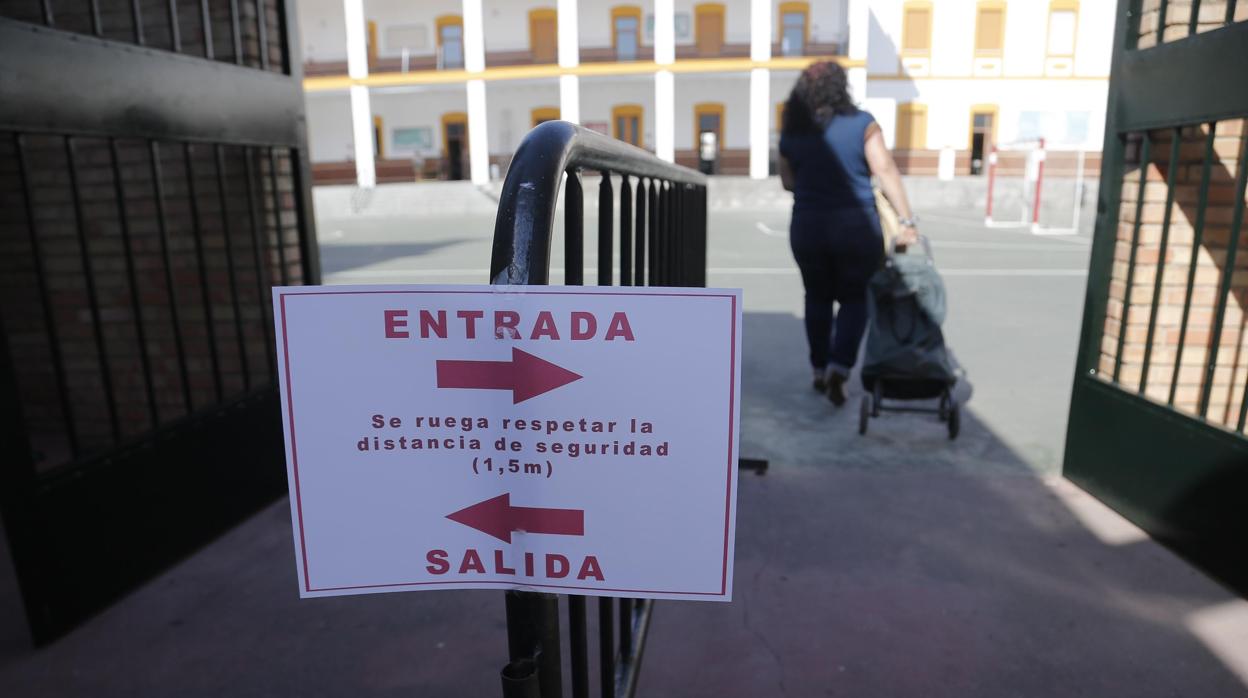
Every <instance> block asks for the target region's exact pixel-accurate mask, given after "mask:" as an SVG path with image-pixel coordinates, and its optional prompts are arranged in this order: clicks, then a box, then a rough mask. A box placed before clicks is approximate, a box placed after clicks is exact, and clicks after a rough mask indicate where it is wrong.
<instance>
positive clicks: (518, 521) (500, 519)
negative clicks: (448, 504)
mask: <svg viewBox="0 0 1248 698" xmlns="http://www.w3.org/2000/svg"><path fill="white" fill-rule="evenodd" d="M446 518H448V519H450V520H451V521H454V522H456V523H461V524H463V525H465V526H468V527H469V528H475V529H477V530H478V531H481V532H482V533H487V534H489V535H491V536H494V537H495V538H497V539H499V540H501V541H503V542H504V543H510V542H511V533H512V531H523V532H525V533H546V534H551V535H560V536H583V535H585V511H584V510H583V509H541V508H534V507H513V506H511V493H510V492H504V493H503V494H500V495H498V496H497V497H494V498H492V499H487V500H485V501H483V502H477V503H476V504H473V505H472V506H470V507H465V508H463V509H460V510H459V511H457V512H455V513H453V514H447V515H446Z"/></svg>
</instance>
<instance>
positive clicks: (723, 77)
mask: <svg viewBox="0 0 1248 698" xmlns="http://www.w3.org/2000/svg"><path fill="white" fill-rule="evenodd" d="M702 102H720V103H722V104H723V105H724V123H723V127H724V142H723V145H722V147H723V148H733V149H736V148H748V147H750V123H749V121H750V75H749V73H713V74H707V75H689V74H681V73H678V74H677V75H676V109H675V117H676V139H675V143H676V149H677V150H692V149H693V147H694V140H693V136H694V133H693V131H694V121H693V107H694V105H696V104H700V103H702Z"/></svg>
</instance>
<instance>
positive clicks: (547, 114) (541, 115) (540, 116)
mask: <svg viewBox="0 0 1248 698" xmlns="http://www.w3.org/2000/svg"><path fill="white" fill-rule="evenodd" d="M530 115H531V116H532V117H533V125H534V126H537V125H538V124H540V123H542V122H543V121H557V120H558V119H559V107H535V108H534V109H533V111H532V112H531V113H530Z"/></svg>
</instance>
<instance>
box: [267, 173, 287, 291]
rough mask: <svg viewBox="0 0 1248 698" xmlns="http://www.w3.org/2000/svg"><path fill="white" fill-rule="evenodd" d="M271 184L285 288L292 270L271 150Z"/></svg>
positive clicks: (280, 271) (282, 278) (278, 251)
mask: <svg viewBox="0 0 1248 698" xmlns="http://www.w3.org/2000/svg"><path fill="white" fill-rule="evenodd" d="M269 184H270V186H271V187H272V188H273V231H274V233H275V234H276V236H277V241H276V245H277V262H278V264H280V265H281V269H280V270H279V273H278V278H279V279H281V280H282V285H283V286H289V285H290V269H288V268H287V264H286V236H285V234H284V232H285V231H283V230H282V191H281V189H280V188H279V187H278V181H277V156H275V155H274V154H273V149H272V148H269Z"/></svg>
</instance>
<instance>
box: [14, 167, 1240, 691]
mask: <svg viewBox="0 0 1248 698" xmlns="http://www.w3.org/2000/svg"><path fill="white" fill-rule="evenodd" d="M587 191H592V190H591V189H589V188H588V187H587ZM921 213H922V214H923V215H924V221H925V222H924V225H923V228H924V232H925V233H926V234H928V235H929V236H930V237H931V239H932V241H933V245H934V250H935V256H936V261H937V264H938V266H939V268H940V269H941V271H942V273H943V275H944V278H945V283H946V285H947V287H948V291H949V308H950V311H949V320H948V322H947V323H946V328H945V330H946V337H947V341H948V343H949V345H950V346H951V347H952V348H953V350H954V352H955V354H956V356H957V357H958V360H959V361H960V362H961V364H962V365H963V366H964V367H965V368H966V370H967V372H968V375H969V378H970V382H971V384H972V386H973V394H972V395H971V397H970V400H969V402H968V403H967V404H966V407H965V409H966V412H965V418H964V424H963V433H962V435H961V436H960V437H959V438H958V439H957V440H956V441H949V440H948V438H947V436H946V434H945V431H944V429H943V425H941V424H940V423H939V422H937V421H936V419H935V418H934V417H927V416H917V415H885V416H884V417H882V418H880V419H878V420H873V421H872V424H871V430H870V432H869V433H868V434H867V435H866V436H859V435H858V434H857V432H856V424H857V415H856V410H853V409H847V408H843V409H839V410H838V409H836V408H834V407H832V406H831V405H830V404H829V403H828V402H827V400H826V399H824V398H822V397H820V396H818V395H816V394H814V393H813V392H812V391H811V390H810V388H809V385H808V380H809V376H808V369H807V367H806V363H805V346H804V338H803V335H802V325H801V319H800V317H801V304H802V297H801V282H800V279H799V277H798V276H797V273H796V268H795V267H794V264H793V261H792V258H791V255H790V253H789V250H788V243H787V237H786V229H787V213H786V212H785V211H784V210H783V209H781V208H778V207H775V206H764V207H759V208H757V209H750V208H728V207H723V208H718V207H715V208H713V210H712V211H711V214H710V249H711V253H710V259H709V267H710V272H709V282H710V284H711V285H714V286H729V287H741V288H743V289H744V290H745V328H744V343H745V348H744V365H743V372H742V374H743V382H744V393H743V400H742V421H743V425H742V439H741V453H742V455H743V456H747V457H755V458H766V459H768V460H769V461H770V464H771V467H770V470H769V471H768V472H767V474H766V475H763V476H756V475H754V474H750V473H744V472H743V474H742V476H741V486H740V489H739V505H738V512H739V513H738V527H737V530H738V542H737V548H736V555H737V558H736V570H735V579H736V590H735V599H734V601H733V603H731V604H715V603H694V602H660V603H659V604H658V605H657V606H656V609H655V615H654V621H653V625H652V629H651V636H650V641H649V644H648V647H647V651H646V656H645V661H644V668H643V672H642V679H641V682H640V691H639V695H643V696H680V697H690V698H692V697H698V696H708V697H709V696H751V697H752V696H779V695H792V696H823V695H828V696H908V695H921V696H1067V695H1089V696H1107V695H1130V696H1201V697H1206V696H1238V695H1248V603H1245V602H1244V601H1243V600H1241V599H1238V598H1237V597H1235V596H1234V595H1232V594H1231V593H1229V592H1228V591H1226V590H1225V589H1223V588H1222V587H1220V586H1219V585H1217V584H1216V583H1214V582H1212V581H1210V580H1209V579H1208V578H1206V577H1205V576H1203V575H1202V574H1201V573H1200V572H1199V571H1197V570H1194V569H1193V568H1191V567H1190V566H1188V565H1187V564H1186V563H1184V562H1183V561H1182V560H1181V559H1179V558H1177V557H1175V556H1174V555H1173V554H1171V553H1170V552H1169V551H1167V550H1166V549H1164V548H1162V547H1161V546H1159V545H1157V544H1155V543H1153V542H1152V541H1150V540H1149V539H1147V537H1145V536H1143V535H1142V534H1141V532H1140V531H1139V530H1138V529H1136V528H1135V527H1134V526H1132V525H1130V524H1129V523H1127V522H1126V521H1124V520H1123V519H1121V518H1120V517H1118V516H1117V515H1115V514H1114V513H1113V512H1111V511H1109V510H1108V509H1106V508H1105V507H1103V506H1102V505H1100V504H1099V503H1098V502H1096V501H1095V500H1093V499H1092V498H1091V497H1089V496H1087V495H1086V494H1083V493H1082V492H1081V491H1079V490H1077V489H1076V488H1074V487H1073V486H1071V485H1069V484H1068V483H1065V482H1064V481H1063V480H1061V479H1060V477H1059V472H1060V467H1061V459H1062V447H1063V441H1064V434H1065V428H1066V412H1067V403H1068V400H1069V393H1070V384H1071V379H1072V373H1073V370H1074V356H1075V350H1076V345H1077V341H1078V327H1079V318H1080V313H1081V310H1082V304H1083V293H1084V285H1085V281H1086V274H1085V271H1086V264H1087V259H1088V254H1089V238H1088V236H1087V234H1086V232H1085V233H1084V234H1080V235H1071V236H1062V237H1044V236H1035V235H1031V234H1027V233H1024V232H1020V231H1011V230H988V229H985V228H984V227H983V226H982V225H981V224H980V221H979V220H978V214H977V213H976V212H973V211H968V210H965V209H947V210H939V209H937V210H930V211H929V210H922V211H921ZM318 215H319V216H320V220H319V222H318V230H319V234H320V238H321V242H322V251H321V253H322V262H323V266H324V269H325V280H326V282H327V283H335V284H344V283H390V282H413V283H482V282H484V281H486V279H487V272H486V268H487V266H488V259H489V249H490V239H491V234H492V230H493V219H492V217H491V216H490V215H488V214H487V213H449V212H448V213H443V214H428V215H420V216H415V215H410V214H408V213H406V212H404V211H403V210H402V208H401V207H399V208H396V209H395V210H391V211H387V212H384V213H383V212H378V211H375V210H373V211H369V210H368V209H367V208H366V207H365V211H364V212H363V213H362V214H359V215H353V214H348V213H344V212H341V211H332V212H329V211H325V210H320V211H318ZM586 216H587V220H595V218H594V212H593V210H592V209H590V210H587V212H586ZM592 237H593V236H592V235H590V236H587V244H588V246H589V250H588V251H587V254H588V256H589V259H588V260H587V265H586V266H587V267H588V268H591V269H592V268H594V267H595V266H596V265H595V262H594V259H593V255H594V254H595V250H594V247H593V244H592V243H593V241H592ZM561 255H562V248H561V247H557V248H556V250H555V253H554V258H555V259H554V261H553V263H552V268H554V269H562V257H561ZM589 276H590V277H591V278H592V274H591V275H589ZM560 280H561V279H560V278H559V277H558V276H556V278H555V279H554V281H555V282H559V281H560ZM854 388H855V392H854V394H853V395H851V403H850V404H851V405H853V404H856V403H855V398H856V397H857V396H858V395H861V388H860V387H858V386H857V384H856V383H855V384H854ZM292 556H293V551H292V546H291V541H290V519H289V513H288V505H287V503H286V502H285V501H284V500H283V501H280V502H277V503H275V504H273V505H272V506H270V507H268V508H267V509H265V510H264V511H262V512H260V513H259V514H257V515H256V516H255V517H253V518H252V519H250V520H249V521H247V522H245V523H244V524H243V525H241V526H239V527H238V528H236V529H235V530H233V531H231V532H230V533H228V534H227V535H226V536H224V537H222V538H221V539H219V540H218V541H216V542H215V543H213V544H212V545H210V546H209V547H207V548H206V549H205V550H203V551H201V552H200V553H198V554H196V555H194V556H193V557H191V558H189V559H188V560H186V561H185V562H183V563H182V564H180V565H179V566H177V567H175V568H174V569H173V570H171V571H169V572H168V573H166V574H165V575H163V576H161V577H160V578H158V579H156V580H154V581H153V582H151V583H150V584H148V585H146V586H145V587H144V588H142V589H140V590H138V591H136V592H135V593H133V594H132V595H131V596H129V597H128V598H126V599H125V600H123V601H122V602H121V603H119V604H117V605H115V606H114V607H112V608H110V609H109V610H107V611H105V612H104V613H102V614H101V615H99V616H98V617H96V618H95V619H93V620H91V621H90V622H89V623H87V624H86V625H85V626H83V627H82V628H81V629H79V630H78V631H76V632H74V633H73V634H71V635H70V636H68V637H66V638H65V639H63V640H61V641H60V642H58V643H55V644H54V645H52V646H50V647H47V648H44V649H41V650H38V651H32V650H30V649H29V648H27V647H26V646H25V644H24V643H25V640H24V638H23V637H22V636H21V635H20V634H19V633H14V632H9V633H8V634H7V635H5V636H4V637H3V638H0V695H5V696H134V695H178V696H184V697H185V696H222V695H230V696H295V695H299V696H341V695H360V696H374V695H377V696H421V697H429V698H438V697H442V696H446V697H458V696H490V695H498V694H499V690H498V675H497V671H498V669H499V668H500V667H501V666H502V664H503V662H504V660H505V653H506V638H505V635H504V627H503V603H502V600H503V595H502V594H501V593H499V592H436V593H406V594H387V595H373V596H358V597H341V598H333V599H317V600H307V601H300V600H299V599H298V597H297V593H296V587H295V567H294V563H293V557H292ZM0 559H5V558H3V557H0ZM0 601H2V602H3V603H2V604H0V630H3V629H11V628H13V627H14V625H15V622H16V616H15V615H14V614H15V613H16V610H15V609H16V607H15V606H14V603H15V600H14V598H13V595H12V593H11V591H10V592H9V593H7V594H3V595H0ZM590 615H591V616H594V615H595V614H592V613H591V614H590ZM592 630H593V629H592V628H591V637H593V635H592ZM590 655H591V657H593V656H596V649H594V648H591V652H590Z"/></svg>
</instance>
